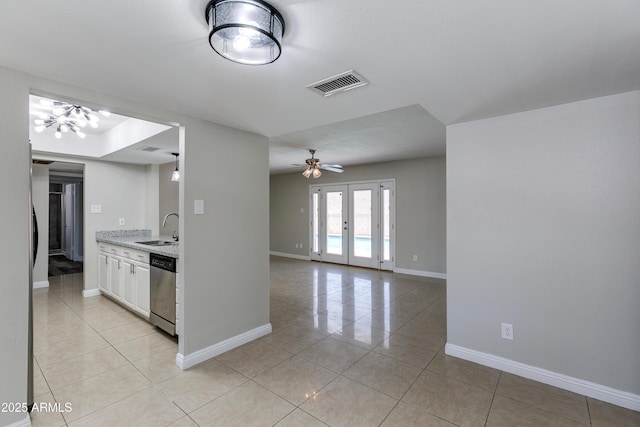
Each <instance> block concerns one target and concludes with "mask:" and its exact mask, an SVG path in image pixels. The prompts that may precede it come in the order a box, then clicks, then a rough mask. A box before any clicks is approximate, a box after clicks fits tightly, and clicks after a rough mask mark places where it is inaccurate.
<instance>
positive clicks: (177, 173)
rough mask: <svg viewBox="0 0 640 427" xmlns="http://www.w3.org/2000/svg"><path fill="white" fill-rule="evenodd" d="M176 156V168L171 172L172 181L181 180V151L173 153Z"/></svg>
mask: <svg viewBox="0 0 640 427" xmlns="http://www.w3.org/2000/svg"><path fill="white" fill-rule="evenodd" d="M171 154H173V155H174V156H176V169H175V170H174V171H173V173H172V174H171V181H180V171H179V170H178V156H179V155H180V153H171Z"/></svg>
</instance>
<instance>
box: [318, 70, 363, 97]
mask: <svg viewBox="0 0 640 427" xmlns="http://www.w3.org/2000/svg"><path fill="white" fill-rule="evenodd" d="M368 83H369V81H368V80H367V79H365V78H364V77H362V76H361V75H360V74H358V73H356V72H355V71H353V70H349V71H345V72H344V73H340V74H337V75H335V76H331V77H329V78H326V79H322V80H320V81H318V82H315V83H311V84H310V85H307V87H308V88H309V89H313V90H315V91H316V92H318V93H320V94H321V95H322V96H325V97H326V96H331V95H334V94H336V93H338V92H344V91H346V90H351V89H355V88H357V87H360V86H364V85H366V84H368Z"/></svg>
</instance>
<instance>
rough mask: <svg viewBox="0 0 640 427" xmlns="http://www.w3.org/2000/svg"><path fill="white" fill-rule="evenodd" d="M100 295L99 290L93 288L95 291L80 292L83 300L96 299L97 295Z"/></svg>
mask: <svg viewBox="0 0 640 427" xmlns="http://www.w3.org/2000/svg"><path fill="white" fill-rule="evenodd" d="M101 294H102V293H101V292H100V289H98V288H95V289H85V290H83V291H82V296H83V297H85V298H89V297H97V296H98V295H101Z"/></svg>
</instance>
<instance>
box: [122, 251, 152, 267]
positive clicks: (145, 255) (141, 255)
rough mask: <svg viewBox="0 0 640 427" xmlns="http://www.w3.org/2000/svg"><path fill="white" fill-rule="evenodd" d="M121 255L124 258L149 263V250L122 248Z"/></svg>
mask: <svg viewBox="0 0 640 427" xmlns="http://www.w3.org/2000/svg"><path fill="white" fill-rule="evenodd" d="M121 255H122V256H123V257H124V258H128V259H130V260H133V261H138V262H142V263H145V264H148V263H149V252H145V251H139V250H137V249H131V248H122V250H121Z"/></svg>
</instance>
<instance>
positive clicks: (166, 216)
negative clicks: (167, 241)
mask: <svg viewBox="0 0 640 427" xmlns="http://www.w3.org/2000/svg"><path fill="white" fill-rule="evenodd" d="M171 215H175V216H176V218H180V217H179V216H178V214H177V213H175V212H171V213H168V214H166V215H165V216H164V219H163V220H162V228H164V227H165V226H166V225H167V218H169V217H170V216H171ZM177 233H178V232H177V231H174V232H173V240H175V241H176V242H177V241H178V234H177Z"/></svg>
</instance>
